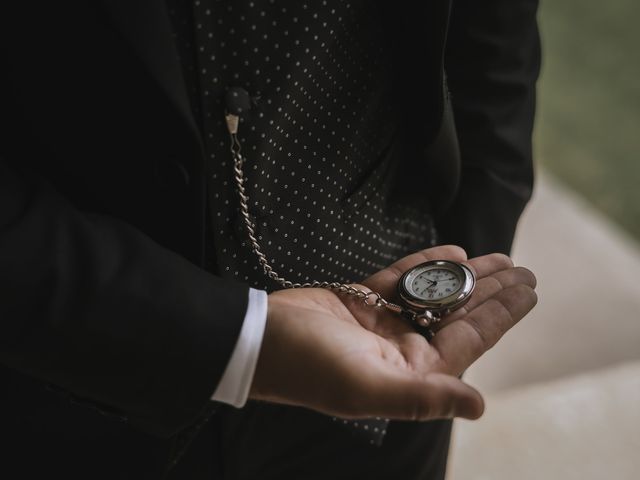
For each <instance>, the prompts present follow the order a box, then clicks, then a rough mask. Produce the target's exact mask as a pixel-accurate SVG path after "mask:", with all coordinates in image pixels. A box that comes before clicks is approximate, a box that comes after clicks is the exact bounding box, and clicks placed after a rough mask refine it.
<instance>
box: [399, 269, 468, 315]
mask: <svg viewBox="0 0 640 480" xmlns="http://www.w3.org/2000/svg"><path fill="white" fill-rule="evenodd" d="M432 268H444V269H446V270H449V271H451V272H452V273H454V274H455V275H456V276H458V277H461V278H464V280H463V282H462V287H460V288H459V289H458V290H457V291H456V292H454V293H453V294H451V295H449V296H448V297H443V298H441V299H438V300H425V299H423V298H420V297H417V296H416V295H414V294H413V293H411V289H410V285H411V283H412V282H413V280H414V279H415V278H416V277H417V276H418V275H420V274H421V273H423V272H424V271H426V270H429V269H432ZM475 284H476V278H475V275H474V274H473V272H472V271H471V269H469V267H467V266H466V265H463V264H461V263H458V262H452V261H450V260H430V261H428V262H424V263H421V264H420V265H416V266H415V267H413V268H411V269H410V270H407V271H406V272H405V273H404V274H403V275H402V277H401V278H400V280H399V281H398V295H399V296H400V298H401V299H402V301H404V302H405V303H406V304H407V305H408V306H410V307H411V308H413V309H417V310H420V311H423V310H428V311H430V312H431V313H434V314H440V315H443V314H446V313H449V312H451V311H453V310H455V309H457V308H460V307H462V306H463V305H464V304H465V303H466V302H467V300H469V297H470V296H471V293H472V292H473V289H474V288H475Z"/></svg>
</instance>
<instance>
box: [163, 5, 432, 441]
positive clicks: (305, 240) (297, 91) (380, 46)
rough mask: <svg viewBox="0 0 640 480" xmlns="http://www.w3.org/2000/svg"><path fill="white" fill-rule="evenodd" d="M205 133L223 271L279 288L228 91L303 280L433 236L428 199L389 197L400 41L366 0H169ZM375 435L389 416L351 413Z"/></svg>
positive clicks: (267, 213)
mask: <svg viewBox="0 0 640 480" xmlns="http://www.w3.org/2000/svg"><path fill="white" fill-rule="evenodd" d="M168 5H169V10H170V13H171V16H172V20H173V24H174V32H175V36H176V41H177V46H178V51H179V52H180V61H181V63H182V65H183V69H184V72H185V79H186V80H187V83H188V84H189V85H190V87H191V94H192V105H193V110H194V114H195V115H196V116H198V117H199V119H200V122H201V127H202V135H203V138H204V140H205V147H206V154H207V157H208V158H207V171H208V191H209V200H210V216H211V218H210V221H211V224H210V227H211V232H212V236H213V239H212V245H211V247H212V249H215V250H212V252H211V253H212V255H214V256H215V259H216V263H217V270H218V273H219V274H220V275H222V276H228V277H233V278H236V279H238V280H240V281H243V282H245V283H247V284H249V285H251V286H253V287H256V288H260V289H264V290H267V291H272V290H273V289H275V288H277V285H276V284H275V283H273V282H272V281H271V280H269V279H267V277H265V275H264V274H263V272H262V269H261V268H260V267H259V266H258V263H257V261H256V258H255V256H254V255H253V253H252V252H251V251H250V249H249V246H248V242H247V241H246V234H245V231H244V227H243V224H242V220H241V218H240V217H239V215H238V212H239V210H238V205H239V204H238V198H237V195H236V192H235V190H234V181H233V173H232V159H231V156H230V153H229V135H228V133H227V130H226V125H225V122H224V110H225V105H224V97H225V92H226V90H227V89H228V88H230V87H241V88H244V89H245V90H247V91H248V92H249V95H250V96H251V98H252V106H251V109H250V111H249V112H248V113H247V115H245V116H243V118H242V119H241V122H240V127H239V137H240V139H241V141H242V144H243V153H244V156H245V157H246V163H245V166H244V170H245V175H246V177H247V180H246V188H247V190H248V195H249V199H250V212H251V214H252V216H253V219H254V223H255V225H256V231H257V233H258V240H259V242H260V245H261V247H262V249H263V251H264V253H265V254H266V255H267V258H268V259H269V261H270V263H271V264H272V266H273V267H274V269H275V270H276V271H278V273H279V274H280V275H282V276H284V277H285V278H286V279H288V280H291V281H294V282H298V281H299V282H306V281H310V280H329V281H339V282H357V281H360V280H362V279H364V278H366V277H367V276H368V275H370V274H372V273H374V272H376V271H377V270H379V269H381V268H384V267H385V266H387V265H388V264H389V263H391V262H393V261H394V260H396V259H398V258H400V257H402V256H404V255H406V254H408V253H411V252H413V251H415V250H418V249H421V248H425V247H427V246H430V245H433V244H434V243H435V233H434V228H433V223H432V219H431V216H430V213H429V210H428V209H427V208H426V207H425V206H424V205H399V204H395V203H392V202H390V201H389V192H390V191H391V188H392V187H393V185H394V182H393V178H394V174H395V172H396V169H397V168H398V165H399V164H400V156H401V152H400V149H399V148H398V142H396V141H395V140H396V139H397V133H398V132H397V128H398V127H397V125H398V124H399V122H398V115H399V112H398V111H397V109H396V108H395V105H394V101H393V92H392V89H391V80H392V77H391V76H392V75H393V71H392V69H391V68H390V65H391V64H392V61H391V56H392V51H391V50H390V47H389V45H390V43H391V42H389V41H386V40H387V38H386V35H387V33H385V29H384V28H383V23H384V22H383V18H381V17H382V15H381V12H379V11H378V10H377V9H376V3H375V2H367V1H366V0H350V1H346V0H345V1H341V0H318V1H314V2H306V1H304V0H299V1H277V0H268V1H255V2H254V1H238V0H234V1H231V0H187V1H183V2H180V1H178V0H171V1H169V2H168ZM333 421H334V422H336V423H337V424H346V425H349V427H350V428H351V429H355V430H359V431H361V432H362V433H363V434H364V436H365V438H368V439H369V441H371V442H372V443H379V442H380V441H381V440H382V437H383V436H384V433H385V428H386V422H385V421H383V420H378V421H372V422H367V421H360V422H347V421H343V420H340V419H333Z"/></svg>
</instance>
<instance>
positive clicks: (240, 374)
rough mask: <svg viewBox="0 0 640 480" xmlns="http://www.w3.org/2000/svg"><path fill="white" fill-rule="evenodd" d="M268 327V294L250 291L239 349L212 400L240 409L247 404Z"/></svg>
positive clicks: (233, 355) (230, 360)
mask: <svg viewBox="0 0 640 480" xmlns="http://www.w3.org/2000/svg"><path fill="white" fill-rule="evenodd" d="M266 324H267V292H265V291H263V290H256V289H253V288H250V289H249V304H248V306H247V313H246V314H245V316H244V322H243V324H242V328H241V329H240V335H238V340H237V342H236V346H235V348H234V350H233V353H232V354H231V357H230V358H229V363H227V368H226V369H225V371H224V373H223V374H222V378H221V379H220V383H218V387H217V388H216V391H215V392H214V393H213V396H212V397H211V400H215V401H217V402H223V403H228V404H229V405H233V406H234V407H236V408H241V407H243V406H244V404H245V403H246V402H247V398H248V397H249V389H250V388H251V382H252V381H253V374H254V373H255V371H256V364H257V363H258V355H259V354H260V347H261V346H262V337H263V336H264V329H265V326H266Z"/></svg>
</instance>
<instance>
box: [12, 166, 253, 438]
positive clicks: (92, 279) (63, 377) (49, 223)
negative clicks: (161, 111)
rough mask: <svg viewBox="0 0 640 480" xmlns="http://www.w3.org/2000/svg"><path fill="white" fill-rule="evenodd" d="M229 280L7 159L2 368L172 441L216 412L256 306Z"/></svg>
mask: <svg viewBox="0 0 640 480" xmlns="http://www.w3.org/2000/svg"><path fill="white" fill-rule="evenodd" d="M247 299H248V287H247V286H245V285H241V284H238V283H235V282H232V281H229V280H226V279H225V280H222V279H220V278H217V277H215V276H213V275H210V274H208V273H207V272H205V271H204V270H201V269H199V268H198V267H196V266H195V265H193V264H191V263H190V262H188V261H187V260H185V259H183V258H182V257H181V256H179V255H177V254H175V253H173V252H171V251H170V250H167V249H165V248H163V247H161V246H159V245H158V244H156V243H154V242H153V241H152V240H151V239H150V238H148V237H146V236H145V235H143V234H142V233H141V232H139V231H138V230H136V229H135V228H133V227H131V226H130V225H128V224H125V223H124V222H122V221H119V220H118V219H115V218H110V217H108V216H102V215H94V214H89V213H82V212H80V211H78V210H77V209H75V208H74V207H73V206H72V205H70V204H69V203H68V202H67V201H65V199H64V198H63V197H62V196H61V195H59V194H58V193H57V192H56V191H55V190H54V189H53V188H52V187H51V186H50V185H49V184H48V183H46V182H45V181H44V180H42V179H39V178H37V177H34V176H31V175H26V174H20V173H18V172H17V171H16V170H15V169H12V168H10V167H9V166H8V163H7V162H3V161H2V159H0V362H2V364H3V365H5V366H6V367H8V368H12V369H14V370H16V371H19V372H21V373H23V374H26V375H29V376H32V377H35V378H37V379H40V380H42V381H43V382H46V383H48V384H51V385H53V386H55V387H56V388H58V389H62V390H65V391H67V392H70V393H71V394H73V395H74V396H77V397H79V398H83V399H89V400H90V401H91V402H95V404H96V405H100V406H106V407H107V408H108V409H109V410H111V411H112V412H117V413H119V414H120V415H121V416H124V417H126V418H128V419H129V420H130V422H131V423H132V424H133V425H136V426H138V427H139V428H141V429H142V430H145V431H147V432H150V433H153V434H156V435H161V436H169V435H171V434H173V433H175V432H177V431H180V430H182V429H183V428H185V427H188V426H190V425H192V424H193V423H194V422H195V421H197V420H198V419H199V418H200V416H201V414H202V413H203V412H205V411H206V410H208V409H207V408H206V407H207V406H208V405H209V402H210V397H211V394H212V393H213V392H214V390H215V388H216V385H217V383H218V380H219V379H220V377H221V376H222V373H223V371H224V368H225V366H226V364H227V361H228V358H229V356H230V355H231V352H232V350H233V347H234V344H235V341H236V338H237V335H238V333H239V330H240V327H241V324H242V320H243V318H244V314H245V311H246V308H247V301H248V300H247Z"/></svg>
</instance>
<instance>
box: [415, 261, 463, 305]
mask: <svg viewBox="0 0 640 480" xmlns="http://www.w3.org/2000/svg"><path fill="white" fill-rule="evenodd" d="M461 286H462V279H461V278H460V277H459V276H458V275H457V274H456V273H454V272H453V271H451V270H449V269H447V268H431V269H429V270H426V271H424V272H422V273H420V274H419V275H417V276H416V277H415V279H414V280H413V282H412V283H411V286H410V289H411V293H413V294H414V295H415V296H416V297H418V298H422V299H424V300H440V299H442V298H445V297H449V296H450V295H453V294H455V293H456V292H458V291H459V290H460V288H461Z"/></svg>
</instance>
